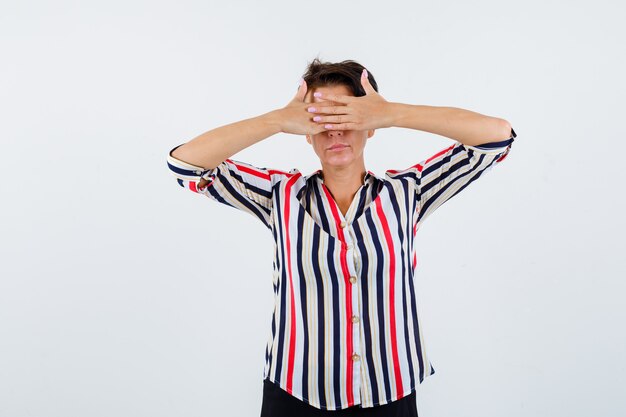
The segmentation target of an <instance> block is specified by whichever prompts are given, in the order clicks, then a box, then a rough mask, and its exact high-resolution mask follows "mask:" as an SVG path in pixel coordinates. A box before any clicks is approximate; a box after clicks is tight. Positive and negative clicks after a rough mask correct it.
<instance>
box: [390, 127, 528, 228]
mask: <svg viewBox="0 0 626 417" xmlns="http://www.w3.org/2000/svg"><path fill="white" fill-rule="evenodd" d="M516 136H517V134H516V133H515V131H514V130H513V129H511V136H510V137H509V138H508V139H505V140H503V141H499V142H488V143H484V144H481V145H476V146H469V145H464V144H463V143H461V142H456V143H455V144H454V145H452V146H449V147H447V148H445V149H443V150H441V151H439V152H437V153H436V154H434V155H433V156H431V157H430V158H428V159H425V160H423V161H421V162H419V163H418V164H416V165H413V166H412V167H409V168H407V169H405V170H402V171H395V170H391V171H390V172H392V173H393V176H396V177H397V176H404V177H407V178H409V179H410V180H411V181H414V183H415V192H416V198H417V200H418V204H419V210H420V212H419V215H418V218H417V224H418V227H419V225H420V224H421V223H423V222H424V220H425V219H426V218H427V217H428V216H430V215H431V214H432V213H433V212H434V211H435V210H437V208H439V207H440V206H441V205H442V204H443V203H445V202H446V201H448V200H449V199H451V198H452V197H454V196H455V195H457V194H458V193H459V192H461V191H462V190H464V189H465V187H467V186H468V185H470V184H471V183H472V182H474V181H475V180H477V179H478V178H480V176H481V175H483V174H484V173H486V172H488V171H490V170H491V169H493V167H494V166H496V165H498V164H500V163H501V162H502V161H503V160H504V159H505V158H506V156H507V155H508V154H509V151H510V149H511V146H512V144H513V141H514V140H515V137H516Z"/></svg>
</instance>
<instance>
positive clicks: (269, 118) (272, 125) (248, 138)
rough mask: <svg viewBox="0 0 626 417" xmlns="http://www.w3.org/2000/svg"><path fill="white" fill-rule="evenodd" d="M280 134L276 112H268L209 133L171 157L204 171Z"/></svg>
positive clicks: (179, 149) (180, 147) (197, 138)
mask: <svg viewBox="0 0 626 417" xmlns="http://www.w3.org/2000/svg"><path fill="white" fill-rule="evenodd" d="M280 131H281V128H280V125H279V123H278V120H277V119H276V117H275V112H268V113H265V114H262V115H260V116H256V117H252V118H249V119H244V120H241V121H238V122H235V123H231V124H227V125H224V126H220V127H217V128H215V129H212V130H209V131H208V132H205V133H203V134H201V135H200V136H197V137H196V138H194V139H192V140H190V141H189V142H187V143H185V144H183V145H181V146H179V147H178V148H176V149H175V150H174V151H173V152H172V156H173V157H174V158H177V159H180V160H181V161H184V162H187V163H189V164H192V165H197V166H201V167H203V168H205V169H210V168H215V167H216V166H218V165H219V164H220V163H222V162H223V161H224V160H226V159H227V158H230V157H231V156H232V155H234V154H236V153H237V152H239V151H240V150H242V149H244V148H247V147H249V146H251V145H253V144H255V143H257V142H260V141H262V140H263V139H266V138H268V137H270V136H272V135H274V134H276V133H279V132H280Z"/></svg>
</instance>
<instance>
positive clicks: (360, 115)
mask: <svg viewBox="0 0 626 417" xmlns="http://www.w3.org/2000/svg"><path fill="white" fill-rule="evenodd" d="M361 85H362V86H363V89H364V90H365V95H364V96H361V97H354V96H346V95H335V94H322V93H321V92H317V93H315V94H314V96H315V97H317V98H318V99H321V100H324V101H334V102H337V103H343V104H344V105H342V106H325V107H317V106H311V107H315V111H314V112H312V113H314V114H316V117H314V118H313V121H315V122H317V123H319V124H323V125H324V127H325V128H326V129H328V130H370V129H378V128H383V127H391V126H392V115H391V103H390V102H388V101H387V100H385V99H384V98H383V96H381V95H380V94H378V92H377V91H376V90H374V87H372V85H371V84H370V82H369V79H368V77H367V70H363V72H362V73H361ZM312 104H313V103H312ZM318 118H319V120H316V119H318Z"/></svg>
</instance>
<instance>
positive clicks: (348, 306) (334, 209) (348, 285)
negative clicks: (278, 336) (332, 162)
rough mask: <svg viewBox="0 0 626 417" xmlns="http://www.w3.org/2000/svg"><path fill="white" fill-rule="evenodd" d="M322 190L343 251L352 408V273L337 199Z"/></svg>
mask: <svg viewBox="0 0 626 417" xmlns="http://www.w3.org/2000/svg"><path fill="white" fill-rule="evenodd" d="M322 188H323V189H324V193H325V194H326V199H327V200H328V201H329V205H330V209H331V211H332V213H333V218H334V219H335V225H336V227H337V236H338V238H339V240H340V241H341V251H340V253H339V258H340V259H341V272H342V273H343V276H344V282H345V283H346V322H347V323H348V328H347V335H346V350H347V359H348V360H347V369H346V375H347V376H348V380H347V381H346V396H347V399H348V404H347V407H351V406H353V405H354V396H353V394H352V382H353V381H352V379H353V378H354V375H353V363H352V350H353V349H354V347H353V346H352V327H353V326H354V325H353V324H352V283H351V282H350V271H349V270H348V260H347V259H346V254H347V252H348V251H347V245H346V242H345V237H344V235H343V230H342V228H341V226H340V225H339V223H341V219H340V218H339V211H338V209H337V203H336V202H335V199H334V198H333V197H332V195H331V194H330V192H329V191H328V189H327V188H326V185H324V183H322Z"/></svg>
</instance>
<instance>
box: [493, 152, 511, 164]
mask: <svg viewBox="0 0 626 417" xmlns="http://www.w3.org/2000/svg"><path fill="white" fill-rule="evenodd" d="M508 154H509V150H508V149H507V150H506V152H505V153H504V155H502V156H501V157H500V158H498V160H497V161H496V162H500V161H503V160H504V158H506V156H507V155H508Z"/></svg>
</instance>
